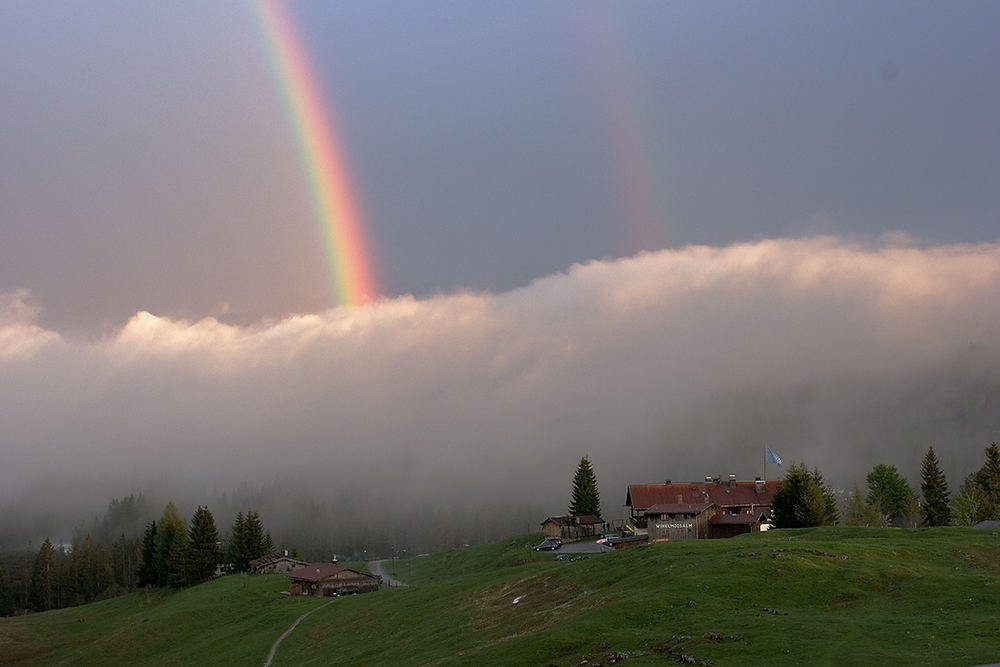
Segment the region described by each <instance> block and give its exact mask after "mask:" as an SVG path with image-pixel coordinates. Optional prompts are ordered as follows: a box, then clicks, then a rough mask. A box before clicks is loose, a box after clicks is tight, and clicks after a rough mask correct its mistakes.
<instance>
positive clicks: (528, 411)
mask: <svg viewBox="0 0 1000 667" xmlns="http://www.w3.org/2000/svg"><path fill="white" fill-rule="evenodd" d="M998 294H1000V245H998V244H979V245H949V246H939V247H930V248H920V247H908V246H905V245H883V246H880V247H875V248H872V247H865V246H861V245H855V244H852V243H851V242H848V241H845V240H843V239H837V238H827V237H824V238H811V239H796V240H790V239H782V240H768V241H761V242H757V243H746V244H738V245H731V246H726V247H687V248H683V249H680V250H665V251H661V252H655V253H646V254H641V255H638V256H635V257H630V258H625V259H617V260H601V261H592V262H588V263H585V264H580V265H575V266H573V267H572V268H570V269H569V270H568V271H567V272H565V273H561V274H558V275H552V276H549V277H545V278H542V279H539V280H537V281H535V282H533V283H532V284H530V285H528V286H526V287H523V288H521V289H517V290H514V291H511V292H506V293H502V294H488V293H456V294H444V295H440V296H436V297H433V298H428V299H420V300H418V299H414V298H412V297H400V298H394V299H387V300H383V301H380V302H377V303H373V304H370V305H367V306H364V307H359V308H340V309H331V310H328V311H326V312H322V313H317V314H308V315H300V316H295V317H289V318H286V319H282V320H280V321H269V322H262V323H259V324H257V325H254V326H247V327H243V326H232V325H228V324H224V323H222V322H219V321H217V320H215V319H211V318H209V319H203V320H201V321H196V322H190V321H177V320H172V319H170V318H167V317H160V316H156V315H153V314H150V313H148V312H140V313H137V314H136V315H135V316H134V317H132V318H131V319H130V320H129V321H128V322H127V323H126V324H125V325H124V326H123V327H121V329H120V330H118V331H117V332H115V333H114V334H113V335H109V336H107V337H104V338H102V339H100V340H96V341H95V340H89V341H87V340H75V339H70V338H67V337H64V336H62V335H60V334H59V333H58V332H56V331H51V330H46V329H45V328H43V327H41V326H40V325H39V324H38V313H39V310H38V308H37V306H35V305H33V304H32V303H31V298H30V295H28V294H27V293H25V292H23V291H22V292H13V293H8V294H6V295H3V296H2V298H0V374H2V377H3V382H2V383H0V423H2V424H3V425H4V427H3V429H2V432H0V454H2V457H3V466H2V467H0V489H2V491H0V496H2V497H0V500H8V499H10V498H12V497H15V496H16V495H17V494H20V493H26V492H27V491H28V490H29V489H31V488H32V485H33V484H34V483H35V481H34V480H44V479H54V478H57V479H65V480H74V481H75V483H76V484H78V485H79V487H80V488H83V487H86V486H87V485H94V486H95V487H96V488H98V489H99V491H100V493H101V499H102V501H103V502H106V501H107V499H109V498H110V497H111V495H113V494H115V493H127V492H128V491H129V490H130V489H131V488H135V487H136V486H137V485H138V486H140V487H141V486H142V485H144V484H168V485H170V484H173V485H174V486H175V487H180V486H183V487H184V488H188V489H196V490H197V489H204V490H205V491H206V492H211V491H213V490H220V489H221V490H224V489H227V488H232V487H233V486H235V485H238V484H239V483H241V482H243V481H248V482H251V483H265V482H267V481H268V480H272V479H275V478H276V477H281V478H282V479H285V480H294V481H295V482H296V483H301V485H302V488H304V489H310V490H311V491H313V492H315V493H316V494H319V495H320V496H325V497H327V498H335V497H337V495H338V494H340V493H343V492H345V491H346V492H351V493H353V494H361V495H362V497H363V498H365V501H366V502H367V503H370V505H371V506H375V507H378V508H384V511H385V512H386V513H390V512H392V511H393V508H394V507H400V506H404V507H409V508H412V507H416V506H420V505H422V504H428V505H441V504H451V505H464V506H469V507H474V506H483V505H496V504H498V503H502V502H504V498H507V497H509V496H510V495H511V494H515V495H516V496H517V497H518V499H519V500H523V501H525V502H530V503H534V504H536V505H537V506H539V507H543V508H546V511H547V512H549V513H558V512H560V511H562V510H563V509H564V507H565V505H566V503H567V502H568V497H569V491H570V482H571V478H572V474H573V472H574V470H575V466H576V463H577V461H578V460H579V457H580V456H581V455H584V454H589V455H590V456H591V458H592V460H593V461H594V464H595V469H596V472H597V474H598V479H599V482H600V484H601V490H602V493H603V494H604V495H603V498H604V505H605V508H606V509H605V511H606V513H607V514H609V515H612V516H615V515H617V513H618V512H619V510H620V505H621V503H622V502H623V501H624V496H625V485H626V484H628V483H636V482H646V481H656V480H660V479H665V478H670V479H673V480H675V481H679V480H686V479H693V480H696V479H699V478H701V477H702V476H703V475H706V474H728V473H734V474H737V475H738V476H739V477H740V478H752V477H753V476H754V475H757V474H760V472H761V466H762V458H761V452H762V448H763V446H764V444H765V443H767V444H769V445H770V446H771V447H772V449H774V450H775V451H777V452H778V453H779V454H780V455H781V456H782V458H783V459H784V460H785V462H786V465H787V463H788V462H789V461H805V462H807V463H808V464H809V465H816V466H819V467H820V469H821V470H822V471H823V472H824V473H825V474H826V476H827V478H828V479H829V480H831V481H833V482H834V483H835V484H838V485H841V486H853V485H854V484H858V483H863V476H864V474H865V473H866V472H867V470H869V469H870V468H871V466H872V465H874V464H875V463H879V462H888V463H893V464H896V465H897V466H898V467H899V468H900V470H901V471H902V472H904V474H908V475H909V476H910V479H911V481H914V482H918V481H919V480H918V478H917V474H918V472H917V471H918V466H919V460H920V457H921V456H922V454H923V452H924V451H925V450H926V447H927V445H928V444H934V445H935V449H936V450H937V451H938V453H939V455H940V457H941V459H942V461H943V463H944V465H945V469H946V472H948V474H949V481H950V482H951V483H952V485H953V486H955V485H957V484H958V483H959V482H960V481H961V477H963V476H964V475H965V474H967V473H968V472H969V471H971V470H972V469H973V468H974V467H978V465H980V463H981V460H982V450H983V447H984V446H985V445H986V444H988V443H989V441H990V440H995V439H997V438H998V436H1000V419H998V417H997V415H998V414H1000V410H998V408H1000V308H998V306H997V295H998ZM769 473H770V475H771V476H775V475H779V474H781V471H780V470H778V469H775V468H774V467H773V466H772V467H771V469H770V470H769Z"/></svg>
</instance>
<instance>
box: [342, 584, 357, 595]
mask: <svg viewBox="0 0 1000 667" xmlns="http://www.w3.org/2000/svg"><path fill="white" fill-rule="evenodd" d="M360 592H361V591H360V590H359V589H358V587H357V586H341V587H340V588H338V589H337V595H357V594H358V593H360Z"/></svg>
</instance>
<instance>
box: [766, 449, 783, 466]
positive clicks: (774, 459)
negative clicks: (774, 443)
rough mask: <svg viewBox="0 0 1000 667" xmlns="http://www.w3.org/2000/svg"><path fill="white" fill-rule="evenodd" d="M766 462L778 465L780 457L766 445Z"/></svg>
mask: <svg viewBox="0 0 1000 667" xmlns="http://www.w3.org/2000/svg"><path fill="white" fill-rule="evenodd" d="M767 462H768V463H777V464H778V465H779V466H780V465H781V459H780V458H779V457H778V455H777V454H775V453H774V452H772V451H771V448H770V447H767Z"/></svg>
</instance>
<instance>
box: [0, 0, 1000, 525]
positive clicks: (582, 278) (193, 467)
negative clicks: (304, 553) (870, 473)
mask: <svg viewBox="0 0 1000 667" xmlns="http://www.w3.org/2000/svg"><path fill="white" fill-rule="evenodd" d="M290 7H291V10H292V13H293V15H294V16H295V17H296V21H297V24H298V25H299V27H300V29H301V31H302V33H303V35H304V36H305V41H306V44H307V47H308V52H309V53H310V54H311V57H312V60H313V64H314V66H315V68H316V69H317V71H318V72H319V74H320V78H321V80H322V85H323V87H324V90H325V91H326V97H327V101H328V103H329V104H330V105H331V108H332V109H334V110H335V112H336V115H337V120H338V126H339V129H340V133H341V137H342V140H343V144H344V148H345V150H346V154H347V158H348V161H349V163H350V165H351V176H352V178H353V181H354V183H355V185H356V189H357V193H358V199H359V203H360V207H361V209H362V211H363V214H364V218H365V221H366V222H365V226H366V229H367V231H368V233H369V236H370V241H371V246H372V247H371V250H372V255H373V261H374V265H375V269H376V272H377V274H378V277H379V280H380V282H381V285H382V287H383V296H384V297H385V298H384V299H383V300H380V301H378V302H376V303H373V304H369V305H366V306H363V307H358V308H331V306H332V304H333V302H332V299H333V297H332V294H331V292H330V288H329V284H328V267H327V266H326V260H325V255H324V250H323V248H322V244H321V242H320V235H319V233H318V231H317V228H316V224H315V222H314V220H313V214H312V210H311V205H310V202H309V198H308V192H307V189H306V185H305V182H304V179H303V174H302V168H301V165H300V163H299V159H298V156H297V154H296V148H295V144H294V141H293V135H292V132H291V130H290V127H289V123H288V120H287V119H286V117H285V115H284V109H283V107H282V102H281V100H280V98H279V95H278V92H277V87H276V85H275V82H274V80H273V77H272V75H271V71H270V64H269V62H268V60H267V53H266V50H265V48H264V43H263V40H262V36H261V34H260V32H259V29H258V26H257V25H256V24H255V22H254V19H253V14H252V12H251V11H250V8H249V6H248V5H247V4H245V3H242V2H170V3H152V2H141V3H136V2H131V1H128V2H126V1H124V0H123V1H122V2H107V1H97V2H92V3H83V4H81V3H77V2H70V1H69V0H66V1H64V2H35V1H31V2H29V1H27V0H14V1H10V2H3V3H0V91H2V94H3V99H2V102H0V378H2V381H0V423H2V424H3V425H4V427H3V430H2V433H0V454H2V457H3V464H2V466H0V491H2V494H5V495H7V496H10V495H13V494H16V493H17V492H19V491H22V490H26V489H27V490H30V488H32V485H36V486H35V487H34V488H48V487H47V486H37V485H39V484H40V483H39V482H38V481H37V480H39V479H43V478H45V477H46V476H47V475H49V476H52V475H54V476H57V477H58V476H60V475H62V476H71V477H73V478H74V479H75V480H76V482H77V483H86V481H87V480H94V481H95V483H94V484H93V485H92V489H96V490H97V492H99V493H100V494H101V495H102V500H104V501H106V498H105V497H104V496H106V495H107V494H108V493H112V492H117V493H127V492H129V491H131V490H133V489H134V488H135V484H136V480H147V481H150V480H152V481H155V482H157V483H159V482H163V481H164V480H167V481H169V482H171V483H174V484H179V483H181V481H183V483H185V484H188V485H194V486H199V485H200V487H201V488H203V489H207V490H209V491H211V490H213V489H214V490H218V489H225V488H226V485H230V484H238V483H239V482H240V481H242V480H247V479H249V480H257V481H260V480H267V479H270V478H271V477H272V476H273V475H288V476H289V478H292V479H295V480H299V479H300V478H301V479H302V480H303V484H306V483H307V482H310V481H312V482H315V486H314V487H309V488H315V489H317V492H323V493H327V492H328V493H334V491H335V490H336V489H337V488H339V487H338V485H340V486H341V487H345V488H354V487H358V488H355V490H356V491H358V490H359V489H360V491H359V492H368V491H369V490H370V491H371V492H372V494H373V495H372V497H371V503H372V505H373V506H381V505H378V503H380V502H388V501H390V500H391V499H392V498H393V497H398V495H396V496H394V495H393V494H398V493H406V492H408V493H409V494H410V497H413V498H420V497H424V498H427V499H430V500H434V501H439V502H454V498H455V497H462V498H467V497H472V496H473V495H475V499H476V501H477V502H480V501H481V502H482V503H487V502H488V501H490V500H491V499H492V501H497V499H498V498H502V497H503V494H504V492H505V489H507V488H509V485H510V484H511V483H514V482H515V481H516V482H517V483H519V484H521V485H523V487H524V488H525V489H528V490H530V494H529V495H530V498H528V499H529V500H530V501H531V502H535V503H537V504H538V505H539V506H544V507H549V508H551V510H547V511H553V512H558V511H561V504H562V502H563V497H564V496H565V493H566V488H563V487H561V486H559V485H558V484H552V483H551V480H553V479H562V478H563V477H566V478H567V479H568V477H569V475H571V473H572V470H573V468H574V466H575V464H576V462H577V461H578V460H579V458H578V457H579V456H580V455H582V454H584V453H589V454H591V455H592V457H593V459H594V461H595V465H596V466H597V470H598V475H599V479H601V481H602V482H601V483H602V485H605V484H606V485H607V486H606V487H605V492H606V493H607V494H608V496H609V498H608V499H609V500H610V501H611V503H612V506H615V505H616V504H617V503H616V499H617V496H618V495H620V491H621V490H622V489H623V488H624V485H625V484H627V483H629V482H642V481H654V480H656V479H658V478H659V477H661V476H669V477H672V478H674V479H687V478H692V479H698V478H700V477H701V476H702V475H704V474H711V473H721V474H728V473H730V472H732V473H735V474H737V475H738V476H740V477H741V478H746V477H752V476H753V475H755V474H758V470H759V468H758V464H759V462H760V457H759V452H760V448H761V447H762V445H763V444H764V443H765V442H767V443H770V444H772V445H773V447H774V449H775V450H776V451H778V453H779V454H780V455H781V456H782V457H784V458H786V459H787V460H795V461H798V460H805V461H806V462H808V463H809V464H810V465H817V466H819V467H820V468H822V469H823V470H824V472H825V473H827V475H828V478H829V479H830V480H832V481H834V482H835V483H837V484H840V485H845V486H848V485H853V484H856V483H859V482H861V480H862V478H863V472H864V471H866V470H868V469H870V468H871V466H872V465H874V464H876V463H893V464H898V465H899V466H900V468H901V470H902V471H903V472H904V473H905V474H907V475H909V476H910V478H911V480H912V479H915V473H916V465H917V463H916V462H917V461H918V460H919V457H920V456H921V455H922V453H923V451H925V449H926V446H927V445H928V444H930V443H933V444H935V446H936V447H937V448H938V454H939V456H940V457H941V458H942V461H943V463H944V465H945V467H946V472H947V473H948V474H949V481H950V482H951V483H952V485H953V486H957V484H958V483H959V482H960V481H961V477H962V476H964V475H965V474H967V473H968V472H971V470H972V469H973V466H978V464H979V463H980V461H981V453H982V448H983V447H984V446H985V445H986V444H988V443H989V441H990V440H996V439H997V438H998V437H1000V432H998V428H1000V424H998V423H997V421H996V415H997V409H996V408H997V401H998V395H1000V349H998V347H997V341H998V340H1000V309H998V308H997V305H996V294H997V293H998V292H1000V259H998V257H1000V250H998V248H1000V245H998V242H1000V234H998V225H997V223H998V215H1000V187H997V185H998V183H997V175H998V174H1000V132H998V127H997V125H998V121H997V119H998V118H1000V86H997V82H998V81H1000V40H997V39H996V33H997V28H998V27H1000V4H997V3H985V2H983V3H974V2H960V3H947V4H946V3H931V2H875V3H872V2H856V3H855V2H838V3H827V2H823V3H812V2H795V3H792V2H787V3H770V2H759V3H752V4H751V3H712V4H710V5H706V4H705V3H693V2H691V3H688V2H685V3H671V2H638V1H636V2H628V3H594V2H580V1H577V0H573V1H566V2H536V1H531V2H528V1H526V0H525V1H522V0H512V1H508V2H409V3H406V2H367V1H366V2H320V1H316V2H294V3H291V5H290ZM151 471H152V472H151ZM773 472H774V471H772V473H773ZM373 479H375V480H377V481H378V482H379V483H378V484H375V485H372V486H369V484H370V482H371V480H373ZM352 485H353V486H352ZM463 493H464V494H465V495H464V496H463V495H462V494H463ZM366 498H367V497H366ZM0 500H3V497H2V495H0ZM60 502H62V500H61V499H60ZM197 502H200V501H197ZM497 502H498V501H497Z"/></svg>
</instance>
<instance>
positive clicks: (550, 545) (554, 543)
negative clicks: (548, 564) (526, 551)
mask: <svg viewBox="0 0 1000 667" xmlns="http://www.w3.org/2000/svg"><path fill="white" fill-rule="evenodd" d="M561 546H562V540H560V539H559V538H558V537H546V538H545V539H544V540H542V543H541V544H539V545H538V546H536V547H535V551H555V550H556V549H558V548H559V547H561Z"/></svg>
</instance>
